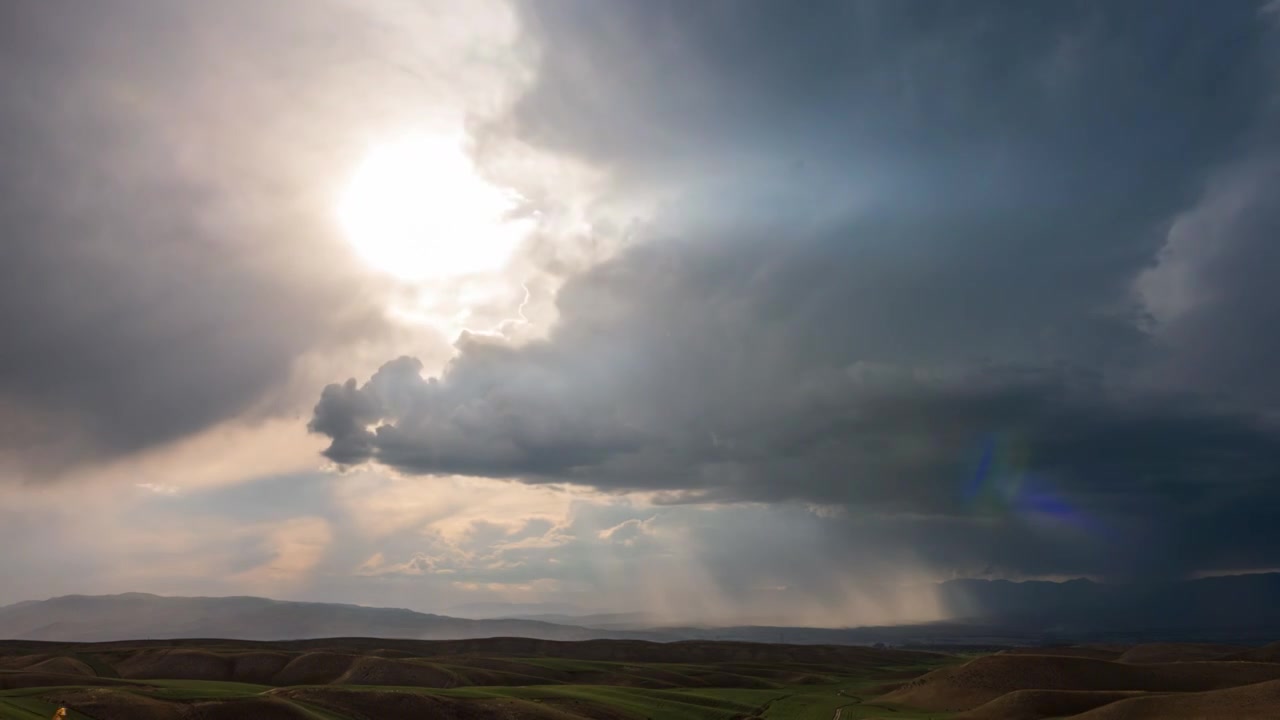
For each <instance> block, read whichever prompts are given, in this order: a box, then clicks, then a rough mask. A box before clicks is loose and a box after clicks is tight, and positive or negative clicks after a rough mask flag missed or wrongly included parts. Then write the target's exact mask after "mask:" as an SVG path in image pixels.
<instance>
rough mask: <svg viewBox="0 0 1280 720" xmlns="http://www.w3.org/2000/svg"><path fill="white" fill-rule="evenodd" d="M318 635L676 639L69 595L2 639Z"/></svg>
mask: <svg viewBox="0 0 1280 720" xmlns="http://www.w3.org/2000/svg"><path fill="white" fill-rule="evenodd" d="M318 637H386V638H413V639H419V640H462V639H467V638H479V637H527V638H535V639H539V640H589V639H645V640H656V639H670V638H667V637H662V636H659V635H657V634H655V633H641V632H627V631H616V632H611V631H606V630H598V629H588V628H584V627H577V626H573V625H558V624H555V623H548V622H540V621H537V620H469V619H463V618H454V617H447V616H444V615H431V614H427V613H420V612H414V611H412V610H401V609H393V608H371V607H362V606H359V605H339V604H333V603H309V602H284V601H279V600H268V599H266V598H257V597H217V598H209V597H162V596H159V595H149V594H145V593H126V594H123V595H95V596H89V595H67V596H64V597H57V598H53V599H50V600H41V601H31V602H23V603H18V604H16V605H9V606H7V607H3V608H0V638H7V639H15V640H59V641H81V642H96V641H107V640H135V639H148V638H150V639H172V638H226V639H236V640H295V639H303V638H318Z"/></svg>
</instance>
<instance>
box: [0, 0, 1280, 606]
mask: <svg viewBox="0 0 1280 720" xmlns="http://www.w3.org/2000/svg"><path fill="white" fill-rule="evenodd" d="M1278 24H1280V5H1277V3H1276V2H1274V1H1272V2H1256V1H1253V0H1223V1H1221V2H1214V3H1207V2H1202V1H1200V0H1168V1H1167V2H1161V3H1158V4H1157V3H1112V2H1105V1H1103V0H1092V1H1088V2H1085V1H1074V2H1058V3H1051V4H1045V3H1022V2H1015V1H1013V0H971V1H966V2H951V1H941V0H935V1H929V2H925V1H923V0H919V1H916V0H907V1H903V0H840V1H834V0H833V1H824V0H814V1H813V2H808V3H801V4H792V3H776V2H766V1H763V0H761V1H756V0H746V1H738V0H734V1H729V0H708V1H706V2H699V3H688V2H679V1H677V0H643V1H641V0H607V1H600V0H555V1H554V2H552V1H549V0H474V1H473V2H467V3H453V2H445V1H444V0H417V1H414V0H359V1H357V0H306V1H304V0H277V1H276V2H272V3H259V2H251V1H250V0H225V1H224V2H219V3H155V2H149V1H146V0H92V1H90V0H61V1H60V2H47V1H45V0H10V1H9V2H6V3H4V5H3V8H0V38H2V42H0V128H3V132H0V158H3V162H0V257H3V262H0V333H2V334H3V337H4V341H3V343H2V344H0V545H3V546H4V547H6V548H9V550H7V551H6V552H5V553H3V554H0V576H3V577H4V578H5V581H4V582H3V583H0V603H8V602H16V601H21V600H28V599H39V598H45V597H50V596H55V595H61V594H67V593H88V594H97V593H115V592H125V591H145V592H155V593H161V594H178V595H230V594H253V595H264V596H269V597H275V598H281V599H302V600H320V601H335V602H350V603H359V604H365V605H375V606H394V607H408V608H413V609H417V610H425V611H444V610H448V609H451V608H452V609H456V608H461V607H465V606H467V605H469V604H476V603H493V602H509V603H547V604H548V607H550V606H552V605H554V606H555V607H558V608H561V607H564V606H572V607H576V608H581V609H583V610H584V611H639V610H643V611H646V612H651V613H657V614H661V615H663V616H664V617H667V618H670V619H679V620H700V621H711V622H717V621H718V622H774V623H783V624H791V625H803V624H810V625H817V624H822V625H858V624H881V623H894V622H908V621H916V620H929V619H937V618H939V617H943V616H945V613H946V609H945V608H943V607H940V606H939V604H938V602H937V599H936V597H935V594H934V593H933V591H932V588H933V587H934V584H935V583H937V582H939V581H943V580H947V579H950V578H958V577H988V578H1008V579H1015V580H1016V579H1027V578H1073V577H1089V578H1096V579H1100V580H1107V581H1125V582H1129V581H1142V580H1151V579H1170V578H1180V577H1193V576H1202V575H1205V574H1222V573H1232V572H1247V571H1254V570H1259V569H1268V568H1275V567H1280V526H1277V525H1276V523H1274V522H1273V520H1274V517H1276V515H1277V513H1280V425H1278V423H1280V412H1278V411H1280V375H1277V374H1276V372H1275V370H1274V368H1275V365H1274V361H1275V359H1276V358H1277V357H1280V333H1277V332H1276V331H1275V328H1277V327H1280V283H1277V282H1276V278H1277V268H1280V244H1278V243H1277V237H1280V202H1276V197H1277V195H1278V194H1280V136H1278V135H1277V131H1276V128H1280V122H1277V121H1278V120H1280V105H1278V101H1280V100H1278V99H1280V64H1278V60H1280V55H1278V54H1277V53H1278V52H1280V44H1278V42H1277V39H1278V38H1277V32H1278V31H1280V25H1278Z"/></svg>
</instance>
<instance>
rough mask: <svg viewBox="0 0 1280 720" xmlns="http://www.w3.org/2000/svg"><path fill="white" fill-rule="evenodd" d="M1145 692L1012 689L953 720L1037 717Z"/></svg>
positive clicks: (1030, 719)
mask: <svg viewBox="0 0 1280 720" xmlns="http://www.w3.org/2000/svg"><path fill="white" fill-rule="evenodd" d="M1140 695H1145V693H1142V692H1139V691H1132V690H1129V691H1126V690H1015V691H1013V692H1011V693H1005V694H1004V695H1001V696H1000V697H998V698H996V699H995V700H992V701H991V702H988V703H983V704H982V705H979V706H978V707H976V708H974V709H972V710H970V711H968V712H965V713H961V714H959V715H957V716H956V717H955V720H1041V719H1042V718H1058V717H1066V716H1068V715H1075V714H1077V713H1082V712H1085V711H1086V710H1092V709H1094V708H1097V707H1102V706H1103V705H1107V704H1110V703H1113V702H1116V701H1117V700H1124V699H1127V698H1131V697H1137V696H1140Z"/></svg>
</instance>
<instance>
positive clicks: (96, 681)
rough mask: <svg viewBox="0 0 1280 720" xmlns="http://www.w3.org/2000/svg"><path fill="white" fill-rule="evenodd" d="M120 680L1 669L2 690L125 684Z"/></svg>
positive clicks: (0, 684) (0, 685)
mask: <svg viewBox="0 0 1280 720" xmlns="http://www.w3.org/2000/svg"><path fill="white" fill-rule="evenodd" d="M124 684H127V683H125V682H123V681H120V680H114V679H111V678H100V677H93V676H88V677H86V676H84V675H62V674H59V673H49V672H29V671H26V670H0V690H17V689H19V688H34V687H54V686H64V685H124Z"/></svg>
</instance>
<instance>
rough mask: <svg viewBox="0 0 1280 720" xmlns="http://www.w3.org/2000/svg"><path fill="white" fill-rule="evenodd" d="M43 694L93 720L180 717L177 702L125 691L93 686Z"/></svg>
mask: <svg viewBox="0 0 1280 720" xmlns="http://www.w3.org/2000/svg"><path fill="white" fill-rule="evenodd" d="M44 698H45V699H46V700H48V701H49V702H51V703H55V704H59V705H61V704H65V705H66V706H67V707H68V708H70V709H72V710H75V711H76V712H79V713H82V714H84V715H87V716H89V717H91V718H94V720H184V718H183V709H184V707H183V706H182V705H180V704H179V703H173V702H166V701H164V700H157V699H155V698H148V697H142V696H140V695H135V694H133V693H129V692H120V691H118V690H108V689H100V688H94V689H91V690H83V689H76V690H66V691H54V692H50V693H49V694H47V695H45V696H44Z"/></svg>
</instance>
